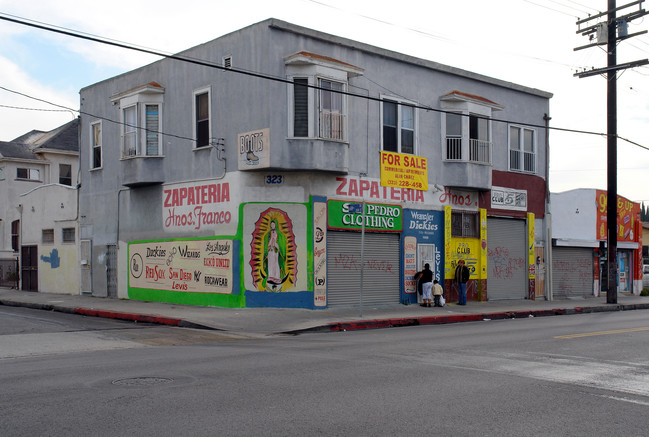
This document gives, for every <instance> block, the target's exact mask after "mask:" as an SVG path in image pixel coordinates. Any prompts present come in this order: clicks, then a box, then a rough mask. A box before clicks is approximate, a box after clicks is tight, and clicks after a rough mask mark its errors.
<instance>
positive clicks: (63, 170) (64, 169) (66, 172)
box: [59, 164, 72, 186]
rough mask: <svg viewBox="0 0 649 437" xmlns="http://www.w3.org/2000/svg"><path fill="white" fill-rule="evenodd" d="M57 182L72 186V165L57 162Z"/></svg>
mask: <svg viewBox="0 0 649 437" xmlns="http://www.w3.org/2000/svg"><path fill="white" fill-rule="evenodd" d="M59 184H61V185H69V186H72V166H71V165H70V164H59Z"/></svg>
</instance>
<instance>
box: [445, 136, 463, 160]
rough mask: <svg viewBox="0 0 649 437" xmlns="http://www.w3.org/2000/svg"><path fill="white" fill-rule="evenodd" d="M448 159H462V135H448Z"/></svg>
mask: <svg viewBox="0 0 649 437" xmlns="http://www.w3.org/2000/svg"><path fill="white" fill-rule="evenodd" d="M446 159H448V160H453V161H461V160H462V137H455V136H447V137H446Z"/></svg>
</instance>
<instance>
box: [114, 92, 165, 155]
mask: <svg viewBox="0 0 649 437" xmlns="http://www.w3.org/2000/svg"><path fill="white" fill-rule="evenodd" d="M122 122H123V126H122V156H124V157H131V156H157V155H160V104H158V103H152V104H149V103H136V104H134V105H131V106H127V107H125V108H123V109H122Z"/></svg>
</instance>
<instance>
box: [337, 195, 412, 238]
mask: <svg viewBox="0 0 649 437" xmlns="http://www.w3.org/2000/svg"><path fill="white" fill-rule="evenodd" d="M362 205H363V204H362V203H361V202H346V201H340V200H329V201H328V202H327V218H328V223H327V226H328V228H329V229H342V230H348V231H360V230H361V229H362V227H363V209H362ZM402 213H403V211H402V209H401V206H398V205H385V204H378V203H366V204H365V230H366V231H378V232H401V231H402V230H403V214H402Z"/></svg>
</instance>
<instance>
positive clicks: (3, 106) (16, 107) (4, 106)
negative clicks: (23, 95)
mask: <svg viewBox="0 0 649 437" xmlns="http://www.w3.org/2000/svg"><path fill="white" fill-rule="evenodd" d="M0 88H2V87H0ZM50 104H52V103H50ZM0 108H7V109H21V110H24V111H43V112H77V111H76V110H72V109H42V108H24V107H21V106H10V105H0Z"/></svg>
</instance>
